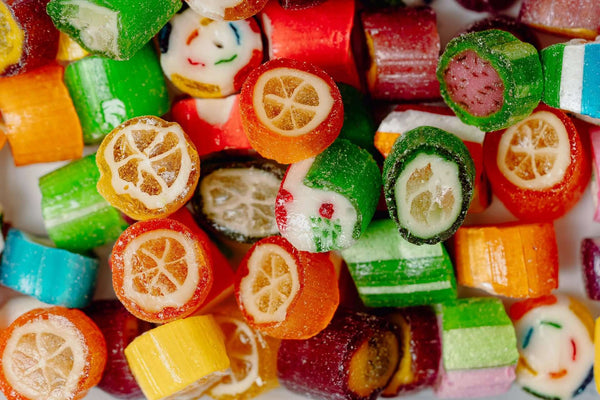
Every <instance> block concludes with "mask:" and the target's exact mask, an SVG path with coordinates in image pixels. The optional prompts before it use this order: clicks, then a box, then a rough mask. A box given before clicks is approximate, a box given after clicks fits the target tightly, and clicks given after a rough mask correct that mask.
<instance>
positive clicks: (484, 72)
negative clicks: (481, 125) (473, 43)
mask: <svg viewBox="0 0 600 400" xmlns="http://www.w3.org/2000/svg"><path fill="white" fill-rule="evenodd" d="M444 74H445V76H444V79H445V80H446V85H447V87H448V92H449V94H450V98H451V99H452V100H453V101H454V102H456V103H458V104H460V105H461V106H462V107H463V108H464V109H465V110H466V111H467V112H469V113H470V114H473V115H476V116H478V117H485V116H488V115H490V114H493V113H495V112H496V111H498V110H500V109H501V108H502V103H503V102H504V97H503V96H504V84H503V83H502V79H501V78H500V76H499V75H498V72H496V70H495V69H494V67H493V66H492V65H491V64H490V63H489V62H487V61H485V60H484V59H482V58H481V57H479V56H478V55H477V53H476V52H475V51H473V50H467V51H465V52H463V53H459V54H457V55H456V56H454V58H453V59H452V60H451V61H450V63H448V67H447V68H446V70H445V71H444Z"/></svg>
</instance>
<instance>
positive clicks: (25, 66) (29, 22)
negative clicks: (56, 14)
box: [0, 0, 58, 76]
mask: <svg viewBox="0 0 600 400" xmlns="http://www.w3.org/2000/svg"><path fill="white" fill-rule="evenodd" d="M47 3H48V0H10V1H7V0H2V1H0V21H2V43H0V76H10V75H16V74H20V73H23V72H27V71H30V70H32V69H35V68H38V67H41V66H42V65H46V64H50V63H51V62H52V61H54V59H55V58H56V52H57V51H58V31H57V30H56V28H55V27H54V25H53V24H52V20H51V19H50V17H48V14H46V4H47Z"/></svg>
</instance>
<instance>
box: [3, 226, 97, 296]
mask: <svg viewBox="0 0 600 400" xmlns="http://www.w3.org/2000/svg"><path fill="white" fill-rule="evenodd" d="M49 245H50V244H49V243H48V244H46V243H44V241H43V239H38V238H34V237H32V236H29V235H26V234H25V233H23V232H21V231H19V230H17V229H11V230H10V231H9V232H8V236H7V238H6V250H5V251H4V254H3V255H2V262H1V263H0V283H1V284H2V285H4V286H7V287H9V288H11V289H14V290H16V291H17V292H21V293H23V294H26V295H29V296H33V297H35V298H36V299H38V300H40V301H43V302H45V303H49V304H55V305H60V306H65V307H69V308H78V307H85V306H86V305H87V304H88V303H89V302H90V301H91V300H92V296H93V295H94V289H95V287H96V276H97V272H98V260H97V259H95V258H90V257H86V256H83V255H80V254H75V253H70V252H68V251H66V250H61V249H57V248H54V247H50V246H49Z"/></svg>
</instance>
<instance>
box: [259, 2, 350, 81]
mask: <svg viewBox="0 0 600 400" xmlns="http://www.w3.org/2000/svg"><path fill="white" fill-rule="evenodd" d="M354 14H355V2H354V1H349V0H328V1H325V2H324V3H322V4H318V5H315V6H313V7H310V8H306V9H303V10H298V9H296V10H286V9H284V8H283V7H281V5H280V4H279V2H277V1H270V2H269V3H268V4H267V6H266V7H265V8H264V9H263V10H262V12H261V14H260V15H261V18H262V22H263V26H264V29H265V34H266V36H267V40H268V41H269V56H270V58H279V57H282V58H294V59H297V60H302V61H306V62H309V63H311V64H314V65H316V66H319V67H321V68H323V69H324V70H325V71H326V72H327V73H328V74H330V75H331V76H332V77H333V79H334V80H335V81H336V82H344V83H347V84H349V85H352V86H354V87H357V88H359V87H360V78H359V75H358V72H357V68H356V63H355V60H354V54H353V50H352V45H351V40H350V38H351V36H352V35H351V34H352V29H353V26H354Z"/></svg>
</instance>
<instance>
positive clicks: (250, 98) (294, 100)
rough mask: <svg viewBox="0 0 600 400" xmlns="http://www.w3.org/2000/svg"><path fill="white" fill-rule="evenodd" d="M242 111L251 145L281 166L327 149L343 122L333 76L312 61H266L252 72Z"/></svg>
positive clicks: (246, 86)
mask: <svg viewBox="0 0 600 400" xmlns="http://www.w3.org/2000/svg"><path fill="white" fill-rule="evenodd" d="M330 2H332V1H331V0H330V1H328V2H327V3H326V4H329V3H330ZM274 3H275V2H271V3H269V4H274ZM240 112H241V115H242V125H243V127H244V131H245V132H246V135H247V136H248V140H249V141H250V144H251V145H252V147H253V148H254V149H255V150H256V151H257V152H258V153H259V154H260V155H262V156H263V157H266V158H270V159H273V160H275V161H277V162H279V163H282V164H291V163H295V162H298V161H302V160H305V159H307V158H309V157H313V156H316V155H317V154H319V153H320V152H322V151H323V150H325V148H327V146H329V145H330V144H331V143H333V141H334V140H335V139H336V138H337V136H338V135H339V133H340V130H341V129H342V125H343V122H344V119H343V115H344V110H343V103H342V98H341V95H340V91H339V90H338V88H337V86H336V85H335V82H334V81H333V79H332V78H331V77H330V76H329V75H327V74H326V73H325V72H324V71H323V70H321V69H319V68H318V67H316V66H314V65H312V64H308V63H305V62H302V61H297V60H292V59H285V58H279V59H274V60H270V61H267V62H266V63H264V64H262V65H261V66H260V67H258V68H256V69H254V70H253V71H252V72H251V73H250V75H249V76H248V79H246V81H245V82H244V85H243V87H242V92H241V95H240Z"/></svg>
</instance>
